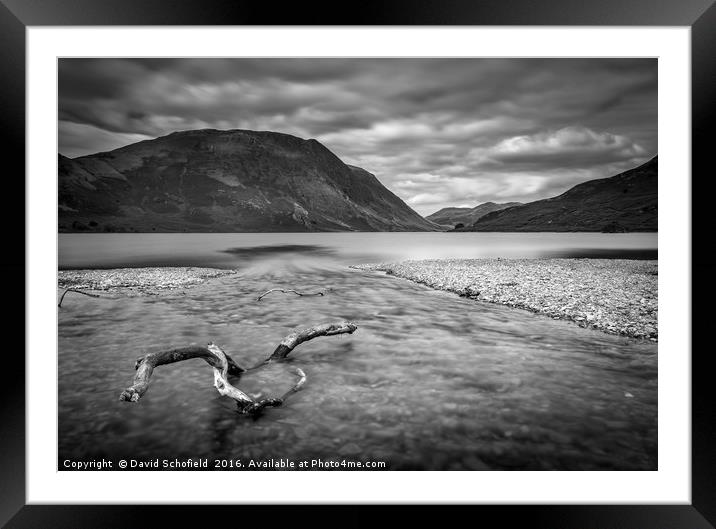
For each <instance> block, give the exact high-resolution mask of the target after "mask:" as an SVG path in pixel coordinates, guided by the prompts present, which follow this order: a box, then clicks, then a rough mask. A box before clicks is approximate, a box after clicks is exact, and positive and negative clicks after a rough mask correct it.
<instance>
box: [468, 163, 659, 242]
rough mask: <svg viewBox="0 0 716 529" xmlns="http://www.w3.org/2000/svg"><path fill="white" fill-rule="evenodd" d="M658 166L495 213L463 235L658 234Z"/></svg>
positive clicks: (635, 170) (630, 172)
mask: <svg viewBox="0 0 716 529" xmlns="http://www.w3.org/2000/svg"><path fill="white" fill-rule="evenodd" d="M658 168H659V167H658V161H657V157H656V156H655V157H654V158H652V159H651V160H649V161H648V162H646V163H645V164H643V165H641V166H639V167H636V168H634V169H630V170H628V171H625V172H623V173H620V174H618V175H616V176H612V177H610V178H601V179H598V180H590V181H588V182H584V183H582V184H579V185H576V186H574V187H573V188H571V189H570V190H568V191H566V192H564V193H562V194H561V195H559V196H557V197H554V198H548V199H545V200H538V201H536V202H529V203H527V204H523V205H521V206H516V207H513V208H509V209H505V210H502V211H495V212H493V213H489V214H487V215H485V216H484V217H482V218H481V219H479V220H477V221H476V222H475V223H473V224H472V225H470V226H466V227H465V228H463V229H461V230H460V231H605V232H628V231H657V230H658V222H657V220H658V217H657V198H658V194H657V183H658Z"/></svg>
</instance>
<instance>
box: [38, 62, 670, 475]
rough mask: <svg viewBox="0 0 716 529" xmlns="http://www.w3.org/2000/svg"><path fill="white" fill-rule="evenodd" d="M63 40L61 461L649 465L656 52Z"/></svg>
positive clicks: (569, 467) (653, 450)
mask: <svg viewBox="0 0 716 529" xmlns="http://www.w3.org/2000/svg"><path fill="white" fill-rule="evenodd" d="M57 67H58V80H57V81H58V109H57V133H58V145H57V150H58V152H57V157H58V168H57V183H58V196H57V232H58V234H57V236H58V271H57V274H58V275H57V322H58V336H57V344H58V356H57V381H58V397H57V398H58V417H57V421H58V427H57V428H58V446H57V450H58V454H57V470H58V471H96V470H123V471H143V470H156V471H177V470H181V471H187V470H189V471H204V470H212V471H265V470H297V471H303V470H306V471H316V470H319V471H320V470H331V471H396V470H397V471H404V470H439V471H535V470H551V471H554V470H562V471H591V470H619V471H625V470H629V471H657V470H659V468H658V449H657V448H658V442H659V439H658V435H657V431H658V421H657V418H658V402H657V394H658V369H657V365H658V341H659V325H658V244H657V242H658V152H657V145H658V141H657V140H658V120H657V118H658V116H657V114H658V112H657V95H658V82H657V81H658V76H657V74H658V59H657V58H654V57H649V58H638V57H636V58H599V57H584V58H519V57H515V58H481V57H474V58H467V57H460V58H450V57H445V58H442V57H440V58H438V57H431V58H413V57H411V58H401V57H394V58H385V57H382V58H371V57H365V58H361V57H346V58H322V57H281V58H279V57H275V58H274V57H272V58H243V57H242V58H211V57H205V58H199V57H197V58H156V57H154V58H149V57H147V58H122V57H106V58H59V59H57ZM50 154H51V153H50ZM665 156H666V155H665ZM664 160H665V162H666V158H664ZM50 176H52V175H50ZM672 176H674V178H676V177H677V175H672ZM667 254H668V252H667ZM665 266H666V265H665ZM665 269H666V268H665ZM49 290H50V292H51V291H52V288H51V286H50V289H49ZM664 336H666V335H664Z"/></svg>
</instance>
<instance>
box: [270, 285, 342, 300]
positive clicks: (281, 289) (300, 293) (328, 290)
mask: <svg viewBox="0 0 716 529" xmlns="http://www.w3.org/2000/svg"><path fill="white" fill-rule="evenodd" d="M331 290H333V289H331V288H327V289H325V290H319V291H318V292H299V291H298V290H293V289H285V288H272V289H271V290H267V291H266V292H264V293H263V294H261V295H260V296H259V297H257V298H256V301H261V299H262V298H263V297H265V296H268V295H269V294H270V293H271V292H283V293H284V294H296V295H297V296H325V295H326V293H327V292H330V291H331Z"/></svg>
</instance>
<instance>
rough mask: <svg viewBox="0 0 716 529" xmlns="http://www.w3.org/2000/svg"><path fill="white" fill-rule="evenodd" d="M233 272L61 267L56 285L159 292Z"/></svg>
mask: <svg viewBox="0 0 716 529" xmlns="http://www.w3.org/2000/svg"><path fill="white" fill-rule="evenodd" d="M233 273H235V272H234V271H232V270H218V269H215V268H194V267H189V268H183V267H182V268H179V267H177V268H171V267H170V268H113V269H109V270H97V269H92V270H60V271H59V272H58V277H57V284H58V287H60V288H76V289H85V290H99V291H104V292H122V293H128V294H131V293H137V294H156V293H159V292H160V291H164V290H173V289H177V288H187V287H192V286H195V285H198V284H200V283H203V282H204V281H207V280H208V279H212V278H215V277H222V276H225V275H229V274H233Z"/></svg>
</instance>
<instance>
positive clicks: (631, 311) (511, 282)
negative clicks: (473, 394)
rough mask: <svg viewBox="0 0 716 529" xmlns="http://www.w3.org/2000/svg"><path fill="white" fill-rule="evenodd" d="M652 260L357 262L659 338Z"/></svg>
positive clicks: (585, 322)
mask: <svg viewBox="0 0 716 529" xmlns="http://www.w3.org/2000/svg"><path fill="white" fill-rule="evenodd" d="M657 263H658V262H657V261H655V260H650V261H642V260H638V261H637V260H626V259H439V260H423V261H405V262H402V263H382V264H366V265H357V266H353V267H352V268H356V269H360V270H379V271H383V272H386V273H388V274H390V275H394V276H397V277H401V278H405V279H409V280H411V281H415V282H417V283H422V284H424V285H427V286H430V287H432V288H436V289H440V290H447V291H450V292H454V293H456V294H459V295H460V296H464V297H469V298H472V299H476V300H479V301H486V302H489V303H499V304H502V305H508V306H510V307H518V308H522V309H527V310H530V311H532V312H537V313H540V314H545V315H547V316H549V317H552V318H557V319H566V320H572V321H575V322H576V323H577V324H579V325H581V326H582V327H592V328H595V329H600V330H602V331H606V332H608V333H612V334H621V335H625V336H631V337H634V338H644V339H650V340H651V341H654V342H656V341H658V323H657V320H658V306H657V301H658V297H657V286H658V264H657Z"/></svg>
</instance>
